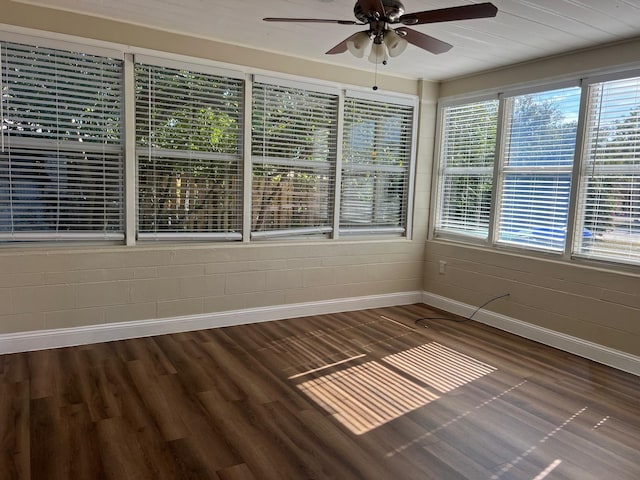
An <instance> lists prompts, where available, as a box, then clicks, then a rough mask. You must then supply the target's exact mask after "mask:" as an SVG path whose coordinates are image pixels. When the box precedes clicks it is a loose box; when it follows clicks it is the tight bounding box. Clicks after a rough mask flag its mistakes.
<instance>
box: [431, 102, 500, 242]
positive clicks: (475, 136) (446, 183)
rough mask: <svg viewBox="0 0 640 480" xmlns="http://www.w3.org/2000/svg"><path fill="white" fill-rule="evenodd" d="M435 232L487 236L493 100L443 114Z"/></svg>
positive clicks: (452, 108) (495, 105)
mask: <svg viewBox="0 0 640 480" xmlns="http://www.w3.org/2000/svg"><path fill="white" fill-rule="evenodd" d="M442 121H443V128H442V141H441V144H442V147H441V148H442V153H441V158H442V167H441V169H440V172H439V174H440V178H439V184H440V198H439V202H438V204H439V208H438V210H437V218H436V224H435V228H436V232H438V233H451V234H462V235H468V236H471V237H477V238H479V239H485V240H486V239H487V238H488V235H489V218H490V215H491V193H492V189H493V164H494V156H495V148H496V127H497V122H498V100H487V101H481V102H476V103H470V104H464V105H454V106H450V107H446V108H445V109H444V110H443V120H442Z"/></svg>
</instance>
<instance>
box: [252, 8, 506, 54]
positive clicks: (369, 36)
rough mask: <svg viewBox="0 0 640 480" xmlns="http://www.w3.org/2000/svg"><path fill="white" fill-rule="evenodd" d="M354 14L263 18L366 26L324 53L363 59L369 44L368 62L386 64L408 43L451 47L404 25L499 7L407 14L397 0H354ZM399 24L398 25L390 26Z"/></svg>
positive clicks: (488, 13)
mask: <svg viewBox="0 0 640 480" xmlns="http://www.w3.org/2000/svg"><path fill="white" fill-rule="evenodd" d="M353 13H354V15H355V17H356V18H357V19H358V21H354V20H333V19H322V18H273V17H268V18H265V19H264V21H266V22H303V23H336V24H339V25H368V27H369V28H368V30H363V31H361V32H357V33H355V34H353V35H351V36H350V37H348V38H346V39H345V40H343V41H342V42H340V43H339V44H337V45H336V46H335V47H333V48H332V49H330V50H329V51H328V52H326V53H327V54H329V55H334V54H338V53H344V52H347V51H348V52H350V53H351V54H352V55H353V56H355V57H357V58H363V57H364V55H365V53H366V50H367V48H368V46H369V45H371V51H370V53H369V57H368V59H369V61H371V62H373V63H376V64H378V63H386V61H387V59H388V57H397V56H398V55H400V54H401V53H402V52H404V51H405V49H406V48H407V45H408V44H409V43H411V44H412V45H415V46H416V47H418V48H421V49H423V50H426V51H428V52H431V53H433V54H436V55H438V54H440V53H444V52H447V51H449V50H450V49H451V47H452V45H451V44H449V43H447V42H443V41H442V40H438V39H437V38H434V37H431V36H429V35H426V34H424V33H421V32H419V31H417V30H413V29H411V28H407V27H406V26H405V25H411V26H415V25H424V24H427V23H440V22H451V21H456V20H469V19H474V18H489V17H495V16H496V14H497V13H498V9H497V8H496V7H495V5H493V4H492V3H489V2H486V3H476V4H473V5H462V6H458V7H449V8H440V9H437V10H425V11H423V12H413V13H406V14H405V9H404V5H403V4H402V2H400V1H399V0H357V1H356V4H355V6H354V7H353ZM395 24H402V25H403V26H401V27H400V28H395V29H394V28H391V26H392V25H395Z"/></svg>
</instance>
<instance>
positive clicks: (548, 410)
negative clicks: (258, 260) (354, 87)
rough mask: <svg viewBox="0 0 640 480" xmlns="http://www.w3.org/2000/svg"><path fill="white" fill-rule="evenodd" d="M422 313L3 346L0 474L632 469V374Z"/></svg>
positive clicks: (639, 453) (543, 473)
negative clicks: (45, 346)
mask: <svg viewBox="0 0 640 480" xmlns="http://www.w3.org/2000/svg"><path fill="white" fill-rule="evenodd" d="M433 313H434V312H433V311H432V310H429V309H428V308H427V307H425V306H424V305H409V306H405V307H392V308H380V309H373V310H366V311H360V312H351V313H342V314H335V315H322V316H315V317H307V318H299V319H291V320H285V321H279V322H270V323H263V324H255V325H246V326H238V327H231V328H223V329H217V330H205V331H198V332H191V333H182V334H175V335H165V336H159V337H153V338H142V339H135V340H126V341H119V342H110V343H102V344H95V345H87V346H80V347H74V348H62V349H56V350H46V351H39V352H31V353H22V354H14V355H5V356H0V479H2V480H9V479H34V480H53V479H65V480H67V479H83V480H84V479H90V480H97V479H113V480H127V479H141V480H144V479H154V480H155V479H199V478H203V479H204V478H207V479H220V480H267V479H275V480H283V479H307V478H309V479H311V478H313V479H337V480H346V479H356V478H360V479H376V480H377V479H438V480H441V479H445V480H450V479H472V480H476V479H502V480H506V479H527V480H542V479H572V480H589V479H597V480H602V479H629V480H637V479H639V478H640V378H638V377H635V376H633V375H629V374H625V373H622V372H620V371H616V370H614V369H611V368H608V367H605V366H602V365H598V364H596V363H593V362H590V361H588V360H585V359H581V358H578V357H575V356H573V355H570V354H567V353H564V352H561V351H558V350H554V349H552V348H547V347H544V346H541V345H539V344H536V343H534V342H530V341H527V340H524V339H521V338H519V337H516V336H513V335H510V334H507V333H504V332H500V331H498V330H495V329H492V328H490V327H487V326H484V325H481V324H478V323H476V322H466V323H455V322H450V321H442V320H436V321H425V322H423V323H422V324H423V325H425V326H426V328H425V326H415V324H414V320H415V319H417V318H420V317H424V316H433Z"/></svg>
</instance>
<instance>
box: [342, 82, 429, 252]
mask: <svg viewBox="0 0 640 480" xmlns="http://www.w3.org/2000/svg"><path fill="white" fill-rule="evenodd" d="M343 98H344V101H345V102H346V101H347V99H352V100H354V101H358V100H360V101H365V102H367V101H375V102H380V103H384V104H387V105H391V106H399V107H406V108H411V110H412V112H411V115H410V119H409V122H410V125H411V129H410V130H411V131H410V133H409V134H410V140H409V142H408V143H407V144H406V145H403V148H407V147H408V149H409V155H408V165H407V167H406V168H404V167H400V166H385V165H377V164H374V163H368V164H366V165H362V166H359V167H358V168H357V169H358V170H361V171H367V172H373V173H375V172H376V171H378V170H380V171H388V172H390V173H402V174H403V175H404V178H405V184H406V189H405V191H404V194H403V195H404V200H403V205H401V209H402V210H403V211H402V213H401V217H402V218H401V219H400V224H401V225H400V226H397V227H396V226H376V225H368V226H363V227H343V226H342V225H341V223H342V222H341V218H340V217H341V215H342V214H343V213H344V207H343V206H342V200H343V196H342V186H343V185H344V183H343V182H342V177H343V175H344V172H345V165H344V157H345V152H344V138H343V136H344V133H345V131H346V129H347V125H346V120H345V114H344V112H343V113H342V115H341V117H340V118H341V121H342V123H343V125H342V128H341V133H342V135H341V138H340V141H341V152H340V165H339V175H340V180H341V181H340V184H339V185H337V186H336V196H337V197H338V203H339V204H340V208H339V212H338V213H339V215H338V218H337V219H336V221H335V222H336V227H337V234H338V235H340V236H342V235H344V236H348V237H352V236H358V235H380V234H390V235H399V236H402V237H406V238H407V239H411V238H412V232H413V223H412V222H413V207H414V192H415V169H416V150H417V136H418V114H419V111H418V110H419V103H418V100H417V98H415V97H401V96H388V95H385V94H371V93H369V92H362V91H359V90H346V91H344V92H343ZM380 195H381V193H380V192H379V191H376V192H374V198H373V202H374V203H375V202H376V200H377V197H378V196H380Z"/></svg>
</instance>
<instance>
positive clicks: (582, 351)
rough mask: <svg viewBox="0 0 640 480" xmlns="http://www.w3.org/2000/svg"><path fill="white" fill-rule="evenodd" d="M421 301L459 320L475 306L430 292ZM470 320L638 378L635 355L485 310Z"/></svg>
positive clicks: (639, 370) (639, 365) (638, 360)
mask: <svg viewBox="0 0 640 480" xmlns="http://www.w3.org/2000/svg"><path fill="white" fill-rule="evenodd" d="M422 301H423V302H424V303H426V304H427V305H431V306H434V307H436V308H439V309H441V310H445V311H447V312H451V313H455V314H457V315H461V316H463V317H467V316H469V315H471V314H472V313H473V312H474V310H475V309H476V307H474V306H472V305H468V304H466V303H462V302H458V301H456V300H452V299H450V298H447V297H442V296H440V295H436V294H435V293H430V292H424V293H423V297H422ZM473 319H474V320H475V321H478V322H480V323H484V324H486V325H490V326H492V327H496V328H499V329H500V330H504V331H507V332H510V333H514V334H516V335H519V336H521V337H524V338H528V339H529V340H535V341H536V342H540V343H542V344H544V345H549V346H551V347H555V348H557V349H559V350H563V351H565V352H569V353H573V354H575V355H578V356H580V357H584V358H588V359H589V360H593V361H595V362H598V363H602V364H604V365H608V366H610V367H613V368H617V369H618V370H622V371H625V372H629V373H632V374H634V375H638V376H640V357H637V356H635V355H631V354H629V353H625V352H621V351H620V350H615V349H613V348H609V347H605V346H603V345H599V344H597V343H593V342H589V341H587V340H583V339H581V338H577V337H573V336H571V335H566V334H564V333H560V332H556V331H554V330H549V329H548V328H544V327H539V326H537V325H533V324H531V323H527V322H523V321H521V320H516V319H515V318H511V317H507V316H506V315H501V314H499V313H494V312H490V311H487V310H480V311H479V312H478V313H477V314H476V315H475V316H474V317H473Z"/></svg>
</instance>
